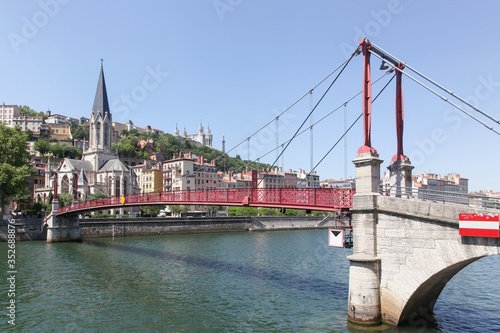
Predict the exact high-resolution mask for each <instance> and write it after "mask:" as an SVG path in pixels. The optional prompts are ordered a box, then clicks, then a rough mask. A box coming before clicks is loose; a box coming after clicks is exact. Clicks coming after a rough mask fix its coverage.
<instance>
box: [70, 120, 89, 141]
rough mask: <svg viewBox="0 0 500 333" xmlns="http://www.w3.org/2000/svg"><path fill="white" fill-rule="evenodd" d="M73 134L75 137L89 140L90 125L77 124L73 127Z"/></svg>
mask: <svg viewBox="0 0 500 333" xmlns="http://www.w3.org/2000/svg"><path fill="white" fill-rule="evenodd" d="M72 124H75V123H72ZM71 135H72V136H73V139H79V140H88V139H89V125H88V124H83V125H77V126H75V128H74V129H71Z"/></svg>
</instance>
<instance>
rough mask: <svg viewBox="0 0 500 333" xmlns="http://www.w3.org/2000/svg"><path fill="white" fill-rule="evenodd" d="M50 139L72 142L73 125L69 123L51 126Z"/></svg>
mask: <svg viewBox="0 0 500 333" xmlns="http://www.w3.org/2000/svg"><path fill="white" fill-rule="evenodd" d="M49 131H50V138H51V139H54V140H72V139H73V136H72V135H71V125H70V124H69V123H53V124H49Z"/></svg>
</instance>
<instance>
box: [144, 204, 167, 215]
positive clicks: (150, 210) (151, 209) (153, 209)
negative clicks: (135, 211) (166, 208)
mask: <svg viewBox="0 0 500 333" xmlns="http://www.w3.org/2000/svg"><path fill="white" fill-rule="evenodd" d="M161 207H162V206H156V205H151V206H142V207H141V214H142V216H151V217H153V216H157V215H158V213H159V212H160V210H161Z"/></svg>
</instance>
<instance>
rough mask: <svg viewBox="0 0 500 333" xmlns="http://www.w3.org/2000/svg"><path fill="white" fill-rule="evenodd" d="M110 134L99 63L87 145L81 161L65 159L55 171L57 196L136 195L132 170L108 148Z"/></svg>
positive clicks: (137, 188) (106, 97)
mask: <svg viewBox="0 0 500 333" xmlns="http://www.w3.org/2000/svg"><path fill="white" fill-rule="evenodd" d="M112 134H113V127H112V115H111V111H110V109H109V102H108V94H107V91H106V81H105V79H104V70H103V65H102V63H101V71H100V73H99V80H98V83H97V91H96V93H95V98H94V105H93V107H92V112H91V114H90V118H89V145H88V149H86V150H84V151H83V155H82V159H81V160H74V159H69V158H65V159H64V160H63V161H62V162H61V164H60V165H59V167H58V168H57V170H56V172H57V180H58V184H59V186H60V187H59V188H60V190H59V191H60V193H72V194H73V193H74V189H76V191H77V194H76V195H77V199H78V200H85V199H86V198H87V197H88V196H89V195H91V194H96V195H98V194H101V195H103V196H122V195H126V194H133V193H139V191H140V189H139V187H138V185H137V179H136V175H135V173H134V171H133V170H132V169H131V168H129V167H128V166H126V165H125V164H123V163H122V162H121V161H120V160H119V159H118V154H117V153H116V152H113V151H112V149H111V142H112V140H111V138H112Z"/></svg>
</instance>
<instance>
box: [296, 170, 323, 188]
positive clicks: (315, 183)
mask: <svg viewBox="0 0 500 333" xmlns="http://www.w3.org/2000/svg"><path fill="white" fill-rule="evenodd" d="M297 187H298V188H319V187H320V184H319V175H318V174H317V173H316V171H313V172H310V173H307V172H306V171H304V170H302V169H300V170H299V172H298V173H297Z"/></svg>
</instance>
